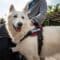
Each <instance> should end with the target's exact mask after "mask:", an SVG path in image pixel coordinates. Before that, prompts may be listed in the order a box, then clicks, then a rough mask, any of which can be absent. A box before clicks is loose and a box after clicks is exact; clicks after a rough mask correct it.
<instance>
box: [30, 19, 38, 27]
mask: <svg viewBox="0 0 60 60" xmlns="http://www.w3.org/2000/svg"><path fill="white" fill-rule="evenodd" d="M31 22H32V24H33V25H35V27H38V26H39V23H38V22H37V21H36V20H35V19H33V20H31Z"/></svg>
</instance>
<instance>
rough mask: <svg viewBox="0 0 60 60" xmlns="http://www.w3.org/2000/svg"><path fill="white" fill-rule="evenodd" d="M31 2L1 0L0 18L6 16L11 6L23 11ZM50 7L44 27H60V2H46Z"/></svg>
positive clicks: (50, 0)
mask: <svg viewBox="0 0 60 60" xmlns="http://www.w3.org/2000/svg"><path fill="white" fill-rule="evenodd" d="M29 1H31V0H0V18H1V17H2V16H3V17H4V16H5V15H6V13H8V10H9V6H10V5H11V4H13V5H14V6H15V8H16V9H17V10H18V11H22V10H23V8H24V7H25V5H26V4H27V3H28V2H29ZM46 1H47V5H48V10H47V18H46V20H45V22H44V24H43V25H60V0H46Z"/></svg>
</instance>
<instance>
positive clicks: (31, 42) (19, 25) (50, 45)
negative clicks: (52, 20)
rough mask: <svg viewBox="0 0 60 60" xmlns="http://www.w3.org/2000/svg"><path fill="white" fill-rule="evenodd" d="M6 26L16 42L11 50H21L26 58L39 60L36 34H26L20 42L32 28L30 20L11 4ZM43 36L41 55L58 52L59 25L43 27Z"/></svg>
mask: <svg viewBox="0 0 60 60" xmlns="http://www.w3.org/2000/svg"><path fill="white" fill-rule="evenodd" d="M6 28H7V31H8V33H9V35H10V37H11V38H12V41H13V42H15V43H16V44H17V46H16V48H14V49H13V50H16V51H19V52H21V53H22V54H23V55H24V56H26V58H27V60H40V58H39V56H38V42H37V36H28V37H27V38H25V39H24V40H23V41H22V42H20V40H21V39H22V38H23V37H24V36H25V35H26V34H27V32H28V31H29V30H31V29H33V28H34V26H32V23H31V20H29V18H28V17H27V15H26V14H24V12H19V11H16V10H15V8H14V6H11V7H10V10H9V15H8V17H7V23H6ZM43 37H44V40H43V46H42V50H41V56H42V57H45V56H52V55H54V54H57V53H60V26H57V27H56V26H53V27H52V26H50V27H44V28H43Z"/></svg>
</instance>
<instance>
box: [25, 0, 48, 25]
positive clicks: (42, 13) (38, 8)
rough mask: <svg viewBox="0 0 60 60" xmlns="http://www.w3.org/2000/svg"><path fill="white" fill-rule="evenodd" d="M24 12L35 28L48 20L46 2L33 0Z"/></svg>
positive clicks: (44, 0)
mask: <svg viewBox="0 0 60 60" xmlns="http://www.w3.org/2000/svg"><path fill="white" fill-rule="evenodd" d="M24 12H25V13H27V14H28V17H29V19H31V20H32V23H33V24H34V25H35V26H37V25H38V26H40V25H41V24H43V22H44V20H45V18H46V12H47V3H46V0H32V1H31V2H29V3H28V4H27V5H26V6H25V8H24Z"/></svg>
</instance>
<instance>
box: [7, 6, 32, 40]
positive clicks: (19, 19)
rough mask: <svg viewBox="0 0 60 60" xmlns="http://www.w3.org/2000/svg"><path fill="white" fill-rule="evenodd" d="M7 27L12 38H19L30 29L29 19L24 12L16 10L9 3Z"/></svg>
mask: <svg viewBox="0 0 60 60" xmlns="http://www.w3.org/2000/svg"><path fill="white" fill-rule="evenodd" d="M7 25H8V29H9V32H10V34H11V35H12V36H13V37H14V40H20V39H21V38H22V37H23V36H24V35H25V34H26V33H27V32H28V31H29V30H30V29H32V26H31V20H29V18H28V16H27V15H26V14H25V13H24V12H20V11H16V10H15V8H14V6H13V5H11V6H10V9H9V14H8V24H7Z"/></svg>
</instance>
